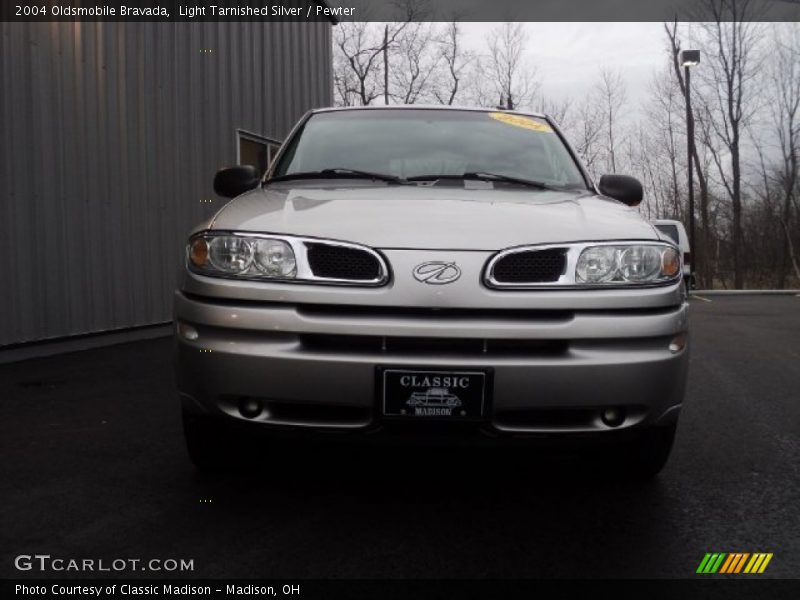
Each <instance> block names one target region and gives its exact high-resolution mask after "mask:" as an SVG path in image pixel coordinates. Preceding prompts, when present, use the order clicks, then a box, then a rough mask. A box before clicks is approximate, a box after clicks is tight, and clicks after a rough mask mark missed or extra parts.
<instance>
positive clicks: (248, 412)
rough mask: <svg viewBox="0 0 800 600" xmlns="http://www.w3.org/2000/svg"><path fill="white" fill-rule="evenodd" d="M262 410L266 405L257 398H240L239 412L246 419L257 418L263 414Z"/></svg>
mask: <svg viewBox="0 0 800 600" xmlns="http://www.w3.org/2000/svg"><path fill="white" fill-rule="evenodd" d="M262 410H264V407H263V406H261V402H260V401H259V400H256V399H255V398H242V399H241V400H239V414H240V415H242V416H243V417H245V418H246V419H255V418H256V417H257V416H258V415H260V414H261V411H262Z"/></svg>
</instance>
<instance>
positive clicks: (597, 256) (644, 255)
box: [575, 244, 681, 284]
mask: <svg viewBox="0 0 800 600" xmlns="http://www.w3.org/2000/svg"><path fill="white" fill-rule="evenodd" d="M680 270H681V260H680V254H679V253H678V251H677V250H676V249H675V248H673V247H671V246H667V245H663V244H658V245H656V244H625V245H618V246H617V245H603V246H589V247H588V248H584V249H583V251H582V252H581V254H580V256H579V257H578V261H577V264H576V265H575V281H576V282H577V283H585V284H648V283H660V282H665V281H669V280H671V279H675V278H676V277H677V276H678V274H679V273H680Z"/></svg>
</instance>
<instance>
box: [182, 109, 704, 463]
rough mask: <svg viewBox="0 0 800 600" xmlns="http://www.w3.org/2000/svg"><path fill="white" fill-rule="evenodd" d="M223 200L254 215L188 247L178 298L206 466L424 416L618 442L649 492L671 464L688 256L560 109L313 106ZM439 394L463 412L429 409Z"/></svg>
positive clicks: (494, 434) (462, 433)
mask: <svg viewBox="0 0 800 600" xmlns="http://www.w3.org/2000/svg"><path fill="white" fill-rule="evenodd" d="M214 185H215V190H216V191H217V193H218V194H220V195H222V196H226V197H232V198H234V197H235V199H234V200H233V201H231V202H229V203H228V204H227V205H226V206H225V207H224V208H222V209H221V210H220V211H219V212H218V213H217V214H216V215H214V217H213V218H211V219H210V220H208V221H206V222H204V223H201V224H200V225H199V226H198V227H196V228H195V230H194V231H193V232H192V233H191V236H190V237H189V240H188V244H187V247H186V261H185V265H184V267H183V268H182V269H181V276H180V283H179V288H178V290H177V291H176V293H175V321H176V339H177V360H176V368H177V380H178V387H179V390H180V396H181V400H182V406H183V416H184V428H185V434H186V441H187V443H188V448H189V452H190V455H191V458H192V460H193V461H194V462H195V463H196V464H197V465H198V466H199V467H201V468H209V467H224V466H226V465H228V464H232V462H235V461H236V460H237V458H236V456H237V454H236V448H237V446H238V444H239V442H240V441H241V440H242V439H243V436H244V437H246V436H248V434H250V433H259V432H260V433H264V434H266V435H272V436H273V437H275V436H281V435H282V434H284V433H289V434H291V435H292V436H294V437H298V436H304V435H305V436H309V437H310V438H312V439H319V438H323V437H326V433H327V434H329V433H330V432H337V433H338V434H339V435H338V436H337V437H338V438H348V439H353V440H363V441H365V442H366V440H374V439H380V438H381V437H382V435H384V434H386V435H387V436H388V434H389V433H390V432H391V436H392V439H393V440H396V439H397V436H399V438H400V440H401V443H408V444H415V443H418V442H420V440H421V438H420V437H418V435H417V434H418V431H419V429H420V428H419V427H418V425H419V424H420V423H425V427H424V429H425V430H426V432H430V431H433V432H435V433H434V435H437V436H441V437H446V436H458V439H459V440H464V439H466V440H467V441H468V442H469V443H481V442H486V443H490V444H503V443H506V442H510V443H513V444H517V443H518V442H523V443H525V442H527V441H530V442H534V441H536V440H541V439H554V440H559V439H563V440H573V441H579V442H581V443H589V444H595V443H597V444H600V445H604V446H610V447H611V448H613V449H614V452H615V453H616V456H617V459H616V460H615V461H613V462H612V463H608V464H613V465H614V468H616V469H619V471H620V472H621V473H624V474H630V475H636V476H652V475H654V474H655V473H657V472H658V471H659V470H660V469H661V468H662V466H663V465H664V463H665V462H666V460H667V457H668V455H669V452H670V448H671V445H672V441H673V437H674V435H675V428H676V423H677V418H678V413H679V411H680V408H681V403H682V401H683V395H684V388H685V384H686V374H687V364H688V347H687V328H688V305H687V300H686V293H685V289H684V286H683V285H682V284H681V255H680V252H679V251H678V249H677V248H676V247H675V245H674V244H672V243H670V242H668V241H664V240H663V239H662V237H660V236H659V234H658V232H657V231H656V230H655V229H654V228H653V226H652V225H651V224H649V223H648V222H646V221H645V220H644V219H643V218H642V217H641V216H640V215H639V213H638V211H637V210H635V209H633V208H631V207H633V206H636V205H638V204H639V202H640V201H641V199H642V187H641V185H640V184H639V182H638V181H636V180H635V179H633V178H630V177H626V176H622V175H604V176H603V177H601V178H600V180H599V181H598V182H597V184H595V183H594V182H593V181H592V180H591V178H590V177H589V175H588V174H587V172H586V170H585V169H584V168H583V166H582V165H581V163H580V161H579V160H578V159H577V157H576V155H575V152H574V151H573V150H572V149H571V147H570V146H569V144H568V143H567V142H566V140H565V139H564V137H563V136H562V134H561V133H560V132H559V130H558V129H557V127H556V125H555V124H554V123H553V122H552V121H551V120H550V119H548V118H547V117H544V116H540V115H532V114H521V113H516V112H508V111H491V110H484V109H455V108H452V107H444V108H442V107H431V108H427V107H376V108H345V109H323V110H315V111H311V112H309V113H308V114H306V115H305V116H304V117H303V118H302V119H301V120H300V122H299V123H298V124H297V125H296V126H295V128H294V129H293V130H292V132H291V133H290V135H289V136H288V138H287V140H286V142H285V143H284V145H283V147H282V148H281V151H280V153H279V154H278V156H277V157H276V159H275V161H274V162H273V164H272V165H271V167H270V169H269V171H268V172H267V173H266V174H265V175H264V176H263V177H261V176H260V174H258V173H256V171H255V169H253V168H252V167H247V166H237V167H231V168H227V169H223V170H222V171H220V172H219V173H217V176H216V178H215V182H214ZM437 390H447V394H448V396H447V398H449V399H450V401H449V402H437V403H436V404H437V406H423V404H424V403H422V402H420V401H419V400H420V398H427V399H430V398H434V397H438V396H439V395H441V393H440V391H437ZM451 396H452V398H451ZM447 398H445V400H447ZM453 398H455V399H457V402H456V401H455V400H453ZM429 404H433V403H429ZM453 423H460V424H461V425H460V426H458V427H456V428H455V429H457V431H458V433H457V434H456V433H454V431H453V429H454V428H453V427H452V424H453ZM454 441H455V440H454ZM608 443H610V445H609V444H608Z"/></svg>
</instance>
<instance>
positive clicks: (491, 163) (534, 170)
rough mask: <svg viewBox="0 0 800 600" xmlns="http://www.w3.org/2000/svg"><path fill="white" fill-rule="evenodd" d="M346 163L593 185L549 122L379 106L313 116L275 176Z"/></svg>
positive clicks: (398, 171)
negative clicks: (381, 107)
mask: <svg viewBox="0 0 800 600" xmlns="http://www.w3.org/2000/svg"><path fill="white" fill-rule="evenodd" d="M333 168H346V169H358V170H362V171H373V172H378V173H386V174H391V175H397V176H400V177H417V176H424V175H439V176H442V175H454V176H458V175H462V174H463V173H466V172H488V173H496V174H500V175H508V176H512V177H520V178H524V179H533V180H536V181H541V182H544V183H548V184H551V185H561V186H565V187H582V188H584V189H585V188H586V182H585V181H584V179H583V176H582V175H581V172H580V170H579V169H578V167H577V165H576V164H575V161H574V160H573V158H572V156H571V155H570V153H569V151H568V150H567V148H566V147H565V145H564V144H563V143H562V141H561V139H560V138H559V136H558V135H557V134H556V133H555V132H554V131H553V130H552V129H551V128H550V126H549V125H548V123H547V121H545V120H544V119H538V118H535V117H528V116H522V115H514V114H510V113H500V112H483V111H465V110H434V109H394V110H393V109H373V110H342V111H332V112H323V113H317V114H315V115H312V116H311V117H310V119H309V120H308V121H307V122H306V123H305V125H304V126H303V128H302V130H301V131H299V132H298V135H295V136H294V137H293V138H292V140H291V142H290V146H289V147H288V148H287V151H286V153H285V154H284V156H283V158H282V159H281V162H280V164H278V165H277V167H276V170H275V175H276V176H277V175H287V174H292V173H301V172H306V171H320V170H322V169H333Z"/></svg>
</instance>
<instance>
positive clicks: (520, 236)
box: [212, 181, 658, 250]
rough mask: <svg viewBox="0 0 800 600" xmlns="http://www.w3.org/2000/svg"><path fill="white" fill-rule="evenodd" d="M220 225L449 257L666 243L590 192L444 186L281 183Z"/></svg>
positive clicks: (228, 211)
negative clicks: (540, 247)
mask: <svg viewBox="0 0 800 600" xmlns="http://www.w3.org/2000/svg"><path fill="white" fill-rule="evenodd" d="M212 228H213V229H220V230H239V231H256V232H265V233H282V234H287V235H302V236H309V237H320V238H328V239H334V240H341V241H348V242H355V243H360V244H364V245H367V246H371V247H373V248H425V249H449V250H457V249H466V250H500V249H503V248H508V247H510V246H518V245H524V244H546V243H562V242H573V241H600V240H622V239H654V240H655V239H658V236H657V234H656V232H655V230H654V229H653V227H652V226H651V225H650V224H649V223H647V222H646V221H644V219H642V217H641V216H640V215H639V213H638V211H636V210H634V209H632V208H629V207H627V206H625V205H623V204H621V203H620V202H617V201H616V200H611V199H609V198H605V197H603V196H597V195H595V194H592V193H591V192H588V191H583V192H580V191H578V192H570V191H564V192H562V191H547V190H535V189H527V188H520V187H518V186H506V185H499V186H497V187H494V185H493V184H492V183H488V184H487V183H485V182H471V181H468V182H464V183H461V182H459V184H458V185H454V184H438V185H435V186H410V185H409V186H396V185H384V184H375V183H373V182H363V184H362V183H361V182H355V183H351V182H348V183H347V185H346V186H344V185H342V182H341V181H336V182H331V181H328V182H327V183H325V182H322V181H316V182H291V184H290V183H289V182H286V183H285V184H272V185H270V186H267V187H265V188H260V189H256V190H253V191H251V192H248V193H246V194H244V195H242V196H239V197H238V198H236V199H234V200H232V201H231V202H230V203H229V204H228V205H226V206H225V207H224V208H223V209H222V210H220V212H219V213H217V215H216V217H215V218H214V219H213V221H212Z"/></svg>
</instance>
